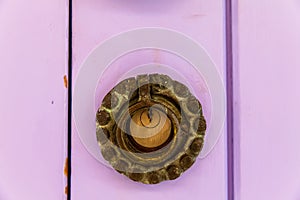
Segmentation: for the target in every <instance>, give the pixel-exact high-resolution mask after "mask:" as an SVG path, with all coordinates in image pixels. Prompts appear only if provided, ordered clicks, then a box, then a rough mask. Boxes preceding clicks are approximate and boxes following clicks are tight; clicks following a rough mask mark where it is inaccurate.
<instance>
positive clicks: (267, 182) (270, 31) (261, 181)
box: [235, 0, 300, 200]
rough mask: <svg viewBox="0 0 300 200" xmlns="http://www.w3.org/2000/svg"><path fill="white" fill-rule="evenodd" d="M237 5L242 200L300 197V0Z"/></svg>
mask: <svg viewBox="0 0 300 200" xmlns="http://www.w3.org/2000/svg"><path fill="white" fill-rule="evenodd" d="M237 5H238V6H237V7H236V10H235V11H237V12H238V13H236V15H237V16H238V20H236V21H237V22H238V24H237V29H236V30H235V31H236V33H237V35H238V38H235V39H236V41H235V42H237V44H236V46H235V47H236V49H235V55H236V56H237V59H236V61H237V62H236V65H235V70H236V71H235V81H239V82H236V86H237V87H236V88H237V89H238V91H237V92H238V93H237V96H236V97H235V98H236V101H237V103H239V111H238V110H237V112H236V114H237V115H240V119H239V123H240V124H239V125H238V126H239V127H237V128H238V129H239V130H240V132H239V133H238V134H240V136H239V137H240V144H239V145H238V144H237V146H238V148H239V149H240V151H237V152H236V154H237V155H238V157H237V159H238V160H239V161H240V162H239V166H237V168H236V172H237V175H238V179H237V182H236V189H237V194H236V199H238V200H239V199H242V200H253V199H256V200H266V199H272V200H299V199H300V146H299V141H300V131H299V127H298V126H299V122H300V121H299V120H300V117H299V113H300V78H299V74H300V56H299V55H300V1H299V0H286V1H281V0H274V1H268V0H260V1H253V0H244V1H238V4H237ZM236 142H237V143H238V142H239V141H238V140H237V141H236Z"/></svg>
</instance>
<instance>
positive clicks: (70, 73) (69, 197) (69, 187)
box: [67, 0, 73, 200]
mask: <svg viewBox="0 0 300 200" xmlns="http://www.w3.org/2000/svg"><path fill="white" fill-rule="evenodd" d="M68 4H69V6H68V9H69V12H68V180H67V181H68V188H67V200H71V167H72V166H71V161H72V59H73V57H72V54H73V52H72V0H68Z"/></svg>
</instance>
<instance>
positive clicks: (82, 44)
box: [71, 0, 227, 200]
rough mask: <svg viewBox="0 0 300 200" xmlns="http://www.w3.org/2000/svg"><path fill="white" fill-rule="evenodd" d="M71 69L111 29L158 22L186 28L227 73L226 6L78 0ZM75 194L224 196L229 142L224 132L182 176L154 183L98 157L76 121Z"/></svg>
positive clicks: (196, 1) (193, 0) (199, 0)
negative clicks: (120, 170)
mask: <svg viewBox="0 0 300 200" xmlns="http://www.w3.org/2000/svg"><path fill="white" fill-rule="evenodd" d="M73 6H74V9H73V19H74V23H73V53H74V54H73V61H74V63H73V75H74V79H73V80H74V81H75V80H76V74H77V73H78V70H79V69H80V65H81V64H82V62H83V61H84V58H86V57H87V56H88V54H89V52H90V51H91V50H92V49H93V48H95V46H96V45H98V44H99V43H101V42H103V41H104V40H105V39H107V38H109V37H111V36H112V35H115V34H118V33H120V32H122V31H126V30H129V29H133V28H137V27H143V26H155V27H159V26H161V27H165V28H170V29H175V30H177V31H180V32H182V33H185V34H187V35H189V36H191V37H192V38H194V39H195V40H196V41H198V42H199V43H200V44H202V45H203V46H204V47H205V48H206V50H207V52H208V53H209V54H210V56H211V57H212V59H213V61H214V62H215V63H216V65H217V67H218V70H219V71H220V73H224V51H223V50H224V18H223V15H224V7H223V1H220V0H213V1H204V0H190V1H181V0H175V1H174V0H172V1H171V0H166V1H157V0H155V1H139V0H129V1H126V2H125V1H121V0H74V1H73ZM72 130H73V133H72V135H73V142H72V191H71V194H72V199H73V200H82V199H90V200H96V199H103V198H105V199H145V200H148V199H149V200H150V199H174V200H176V199H184V198H192V197H195V198H197V199H209V200H223V199H224V200H225V199H226V187H227V186H226V183H227V179H226V147H225V141H226V139H225V137H226V136H225V134H223V135H222V136H221V138H220V140H219V142H218V144H217V145H216V147H215V149H214V150H213V151H212V152H211V154H210V155H209V156H208V157H207V158H205V159H204V160H200V161H197V163H196V164H195V166H193V167H192V169H190V170H189V171H188V172H186V173H185V174H184V175H183V176H182V177H181V178H180V179H178V180H176V181H173V182H165V183H162V184H160V185H156V186H146V185H142V184H138V183H134V182H132V181H130V180H128V179H127V178H126V177H123V176H121V175H119V174H118V173H117V172H114V171H113V170H111V169H108V168H106V167H105V166H103V165H102V164H101V163H99V162H98V161H96V160H95V159H94V158H93V157H92V156H91V155H89V153H88V152H87V150H86V149H85V147H84V146H83V145H82V143H81V141H80V139H79V137H78V134H77V132H76V129H75V125H74V123H73V129H72Z"/></svg>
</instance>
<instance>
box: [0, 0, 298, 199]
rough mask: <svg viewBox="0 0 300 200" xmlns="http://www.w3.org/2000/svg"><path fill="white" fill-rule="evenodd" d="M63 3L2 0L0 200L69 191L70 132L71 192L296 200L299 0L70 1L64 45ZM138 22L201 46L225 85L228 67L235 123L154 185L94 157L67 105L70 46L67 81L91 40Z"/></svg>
mask: <svg viewBox="0 0 300 200" xmlns="http://www.w3.org/2000/svg"><path fill="white" fill-rule="evenodd" d="M68 3H69V2H68V1H58V0H51V1H42V2H41V1H37V0H27V1H20V0H10V1H5V0H3V1H0V92H1V101H0V200H16V199H25V200H26V199H30V200H32V199H33V200H35V199H49V200H53V199H67V195H66V194H65V192H66V191H67V189H66V185H67V177H66V174H65V172H64V171H65V169H66V158H67V156H68V139H69V141H70V142H71V144H72V150H71V151H70V152H69V156H71V159H69V160H71V161H72V163H71V166H70V167H71V169H72V171H71V172H72V174H70V173H69V181H71V182H70V183H71V188H70V187H69V189H70V192H71V193H70V196H69V198H70V199H72V200H82V199H90V200H94V199H102V198H105V199H141V198H143V199H146V200H147V199H156V198H157V199H160V198H161V199H162V198H164V199H174V200H175V199H185V198H191V199H192V198H193V199H207V200H223V199H224V200H225V199H228V200H232V199H235V200H252V199H257V200H265V199H272V200H299V199H300V148H299V145H298V143H299V142H298V141H299V128H298V127H297V124H298V122H299V117H298V113H299V112H300V106H299V102H300V92H299V91H300V90H299V85H300V79H299V78H298V73H299V67H300V57H299V56H298V54H299V52H300V39H299V35H300V20H299V19H300V14H299V13H300V12H299V11H300V3H299V1H297V0H287V1H280V0H273V1H269V0H260V1H258V0H257V1H253V0H252V1H251V0H245V1H239V0H231V1H226V2H225V1H223V0H222V1H221V0H212V1H204V0H189V1H180V0H173V1H171V0H165V1H157V0H154V1H151V2H150V1H149V2H148V1H141V0H140V1H138V0H126V1H125V0H124V1H121V0H85V1H84V0H73V1H72V3H73V6H72V13H73V15H72V19H73V23H72V25H73V27H72V38H69V39H72V40H71V41H72V45H71V44H70V43H69V44H68V42H69V40H68V37H69V35H68V32H69V31H70V28H71V27H69V26H68V17H69V16H68V14H69V11H70V10H69V6H68ZM230 3H232V5H233V7H232V10H231V11H232V13H230V11H229V10H227V11H228V12H227V15H230V14H232V21H231V23H232V27H227V28H229V29H227V30H226V28H225V27H226V20H225V15H226V13H225V10H226V6H225V5H226V4H227V5H229V4H230ZM228 20H230V18H227V25H230V23H229V22H230V21H228ZM140 27H163V28H168V29H172V30H175V31H178V32H181V33H183V34H185V35H187V36H189V37H191V38H193V39H194V40H195V41H197V42H198V43H199V44H201V45H202V46H203V47H204V49H205V50H206V51H207V53H208V54H209V55H210V57H211V59H212V60H213V61H214V63H215V65H216V68H217V70H218V71H219V72H220V74H221V75H222V78H223V81H224V83H226V82H228V83H230V80H229V81H228V80H226V76H227V77H230V75H231V74H227V75H226V71H227V73H231V70H230V69H231V68H232V73H233V74H232V75H233V79H232V81H233V85H232V87H231V85H228V86H227V88H228V89H229V90H227V92H228V95H229V98H228V99H229V100H230V99H231V97H232V98H233V102H230V101H229V104H230V106H229V108H228V110H229V111H230V113H229V115H230V117H233V121H231V120H228V121H226V122H225V128H224V130H223V132H222V135H221V137H220V139H219V140H218V143H217V145H216V146H215V148H214V149H213V150H212V152H211V153H210V154H209V155H208V156H207V157H206V158H204V159H202V160H198V161H197V163H196V164H195V166H194V167H193V168H192V169H191V170H189V171H188V172H186V173H185V174H184V175H183V176H182V177H181V178H180V179H179V180H176V181H173V182H168V183H162V184H160V185H158V186H145V185H140V184H137V183H133V182H131V181H130V180H128V179H126V178H125V177H122V176H120V175H119V174H117V173H116V172H114V171H113V170H111V169H108V168H107V167H105V166H103V165H102V164H101V163H100V162H98V161H97V160H96V159H94V158H93V156H92V155H91V154H90V153H89V152H88V151H87V149H86V148H85V147H84V145H83V144H82V142H81V141H80V138H79V136H78V133H77V130H76V127H75V122H74V120H72V121H70V120H71V117H72V115H71V112H68V108H69V109H70V108H71V106H70V104H69V103H70V101H68V94H70V95H71V93H68V92H70V90H69V91H68V89H70V88H68V84H67V83H68V79H69V78H68V75H69V74H68V73H69V72H68V54H71V53H72V55H70V56H71V57H70V58H72V64H73V65H72V75H73V76H72V82H70V83H71V86H74V84H75V83H76V77H77V75H78V73H79V70H80V67H81V65H82V63H83V62H84V59H85V58H87V56H88V55H89V53H90V52H91V51H92V50H93V49H94V48H95V47H96V46H97V45H98V44H100V43H102V42H103V41H105V40H106V39H108V38H110V37H111V36H113V35H116V34H118V33H120V32H124V31H128V30H131V29H135V28H140ZM230 28H232V41H230V40H229V39H230V35H227V40H226V34H225V32H226V31H227V34H228V33H230V32H229V30H230ZM226 42H227V45H229V46H227V54H226V52H225V49H226ZM231 42H232V44H233V46H232V49H231V48H230V44H231ZM68 45H70V46H69V47H68ZM71 47H72V51H70V50H71ZM231 53H233V54H232V55H233V62H232V63H231V60H230V55H231ZM226 58H227V59H229V60H227V61H228V62H227V63H226ZM230 108H232V109H233V110H232V111H233V112H231V110H230ZM69 111H70V110H69ZM68 118H69V123H70V122H72V124H68ZM69 125H72V127H70V126H69ZM226 125H229V127H227V126H226ZM231 125H233V126H232V127H231ZM70 128H72V129H70ZM227 128H228V130H230V132H228V133H227V131H226V130H227ZM68 129H69V130H68ZM68 133H69V134H71V136H72V137H69V138H68ZM69 136H70V135H69ZM231 136H233V143H231V140H230V139H229V140H228V139H227V138H230V137H231ZM71 139H72V141H71ZM227 144H229V146H228V145H227ZM69 150H70V149H69ZM228 172H229V173H228ZM228 193H229V195H228ZM231 194H233V196H232V195H231Z"/></svg>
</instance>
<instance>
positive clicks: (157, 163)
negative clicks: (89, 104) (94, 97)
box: [96, 74, 206, 184]
mask: <svg viewBox="0 0 300 200" xmlns="http://www.w3.org/2000/svg"><path fill="white" fill-rule="evenodd" d="M96 130H97V131H96V134H97V141H98V144H99V146H100V149H101V153H102V155H103V157H104V159H105V160H107V161H108V162H109V163H110V165H111V166H112V167H113V168H114V169H115V170H116V171H118V172H119V173H121V174H124V175H125V176H127V177H129V178H130V179H132V180H134V181H138V182H141V183H145V184H157V183H160V182H162V181H165V180H174V179H176V178H178V177H179V176H180V175H181V174H182V173H183V172H184V171H186V170H187V169H188V168H190V167H191V166H192V165H193V164H194V162H195V159H196V157H197V156H198V155H199V153H200V151H201V149H202V147H203V142H204V135H205V130H206V121H205V119H204V116H203V113H202V107H201V104H200V102H199V101H198V100H197V98H196V97H194V96H193V95H192V94H191V92H190V91H189V89H188V88H187V87H186V86H185V85H184V84H182V83H179V82H177V81H175V80H172V79H171V78H170V77H169V76H167V75H162V74H150V75H148V74H144V75H139V76H137V77H136V78H134V77H133V78H128V79H125V80H123V81H122V82H120V83H119V84H117V85H116V86H115V87H114V88H113V89H112V90H111V91H110V92H109V93H108V94H107V95H106V96H105V97H104V99H103V101H102V104H101V106H100V108H99V109H98V111H97V114H96Z"/></svg>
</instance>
